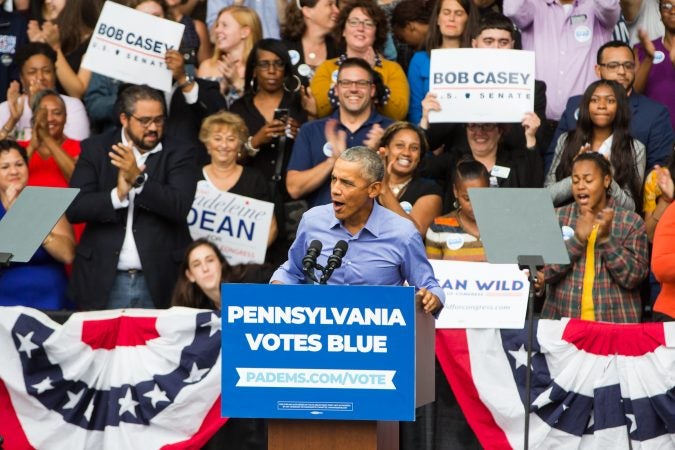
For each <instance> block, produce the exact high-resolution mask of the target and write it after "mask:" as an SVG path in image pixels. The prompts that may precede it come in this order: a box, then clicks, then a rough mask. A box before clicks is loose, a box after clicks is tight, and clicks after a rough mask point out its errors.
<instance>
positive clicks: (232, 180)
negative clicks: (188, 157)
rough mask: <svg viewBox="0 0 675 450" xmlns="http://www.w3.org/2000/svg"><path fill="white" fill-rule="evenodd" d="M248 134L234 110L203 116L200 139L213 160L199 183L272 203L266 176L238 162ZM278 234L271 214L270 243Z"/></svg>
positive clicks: (203, 171)
mask: <svg viewBox="0 0 675 450" xmlns="http://www.w3.org/2000/svg"><path fill="white" fill-rule="evenodd" d="M248 136H249V134H248V127H247V126H246V123H245V122H244V120H243V119H242V118H241V117H239V116H238V115H236V114H233V113H231V112H227V111H221V112H218V113H216V114H212V115H210V116H209V117H207V118H206V119H204V122H203V123H202V128H201V130H199V140H200V141H202V143H203V144H204V146H206V151H207V152H208V154H209V157H210V158H211V163H210V164H207V165H206V166H204V168H203V169H202V173H201V176H200V177H199V179H200V181H199V183H200V185H205V186H208V187H209V188H211V189H214V190H217V191H222V192H231V193H233V194H237V195H242V196H244V197H250V198H254V199H256V200H262V201H266V202H269V201H271V195H270V191H269V188H268V184H267V180H266V179H265V176H264V175H263V174H262V173H261V172H260V171H259V170H258V169H256V168H255V167H249V166H242V165H241V164H239V160H240V159H241V158H242V156H243V152H244V151H245V150H244V143H245V142H246V141H247V139H248ZM276 237H277V221H276V219H275V218H274V217H272V223H271V226H270V233H269V238H268V242H267V245H268V246H269V245H270V244H271V243H272V242H273V241H274V239H276Z"/></svg>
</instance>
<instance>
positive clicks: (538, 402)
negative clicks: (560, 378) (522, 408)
mask: <svg viewBox="0 0 675 450" xmlns="http://www.w3.org/2000/svg"><path fill="white" fill-rule="evenodd" d="M552 392H553V386H551V387H550V388H548V389H546V390H545V391H544V392H542V393H541V394H539V396H538V397H537V398H536V399H535V400H534V401H533V402H532V406H536V407H537V408H542V407H543V406H546V405H548V404H549V403H551V393H552Z"/></svg>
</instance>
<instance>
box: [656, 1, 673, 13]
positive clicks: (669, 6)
mask: <svg viewBox="0 0 675 450" xmlns="http://www.w3.org/2000/svg"><path fill="white" fill-rule="evenodd" d="M659 8H661V11H664V12H667V13H669V12H671V11H672V10H673V4H672V3H661V4H660V5H659Z"/></svg>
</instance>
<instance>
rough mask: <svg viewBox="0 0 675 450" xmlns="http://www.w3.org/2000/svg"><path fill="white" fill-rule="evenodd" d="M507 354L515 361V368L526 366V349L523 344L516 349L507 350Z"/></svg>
mask: <svg viewBox="0 0 675 450" xmlns="http://www.w3.org/2000/svg"><path fill="white" fill-rule="evenodd" d="M533 354H534V353H533ZM509 355H511V357H512V358H513V359H514V361H515V363H516V370H518V368H520V366H527V350H525V346H524V345H522V344H521V345H520V348H519V349H518V350H509Z"/></svg>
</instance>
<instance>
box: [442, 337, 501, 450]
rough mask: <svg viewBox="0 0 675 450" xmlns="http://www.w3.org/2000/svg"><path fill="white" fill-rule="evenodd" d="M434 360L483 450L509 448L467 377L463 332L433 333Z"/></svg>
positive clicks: (466, 356)
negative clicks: (441, 370) (434, 337)
mask: <svg viewBox="0 0 675 450" xmlns="http://www.w3.org/2000/svg"><path fill="white" fill-rule="evenodd" d="M436 357H437V358H438V362H439V363H440V365H441V368H442V369H443V373H445V376H446V378H447V379H448V382H449V383H450V387H451V388H452V392H453V393H454V394H455V397H456V398H457V402H458V403H459V406H460V407H461V408H462V411H463V412H464V415H465V416H466V420H467V422H468V423H469V425H470V426H471V429H472V430H473V431H474V433H476V437H477V438H478V440H479V441H480V443H481V445H482V446H483V448H485V449H488V450H489V449H499V450H503V449H507V448H511V444H510V443H509V440H508V439H507V438H506V434H505V433H504V431H502V429H501V428H500V427H499V425H497V422H495V420H494V417H492V413H490V410H488V409H487V407H486V406H485V405H484V404H483V402H482V401H481V400H480V397H479V395H478V390H477V389H476V386H475V385H474V384H473V378H472V377H471V360H470V359H469V344H468V342H467V340H466V330H463V329H462V330H460V329H443V330H441V329H438V330H436Z"/></svg>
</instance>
